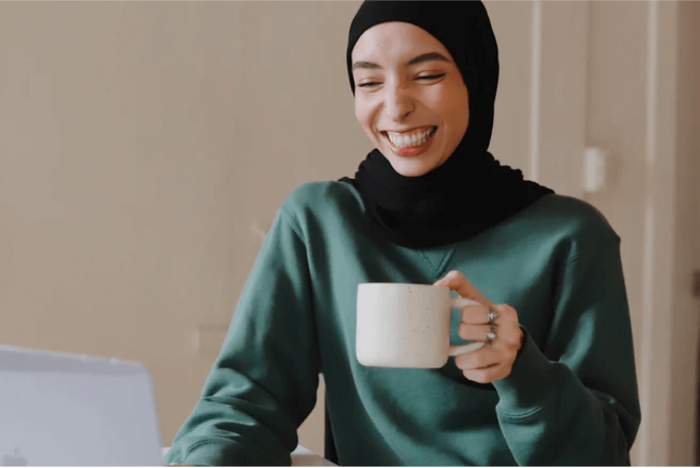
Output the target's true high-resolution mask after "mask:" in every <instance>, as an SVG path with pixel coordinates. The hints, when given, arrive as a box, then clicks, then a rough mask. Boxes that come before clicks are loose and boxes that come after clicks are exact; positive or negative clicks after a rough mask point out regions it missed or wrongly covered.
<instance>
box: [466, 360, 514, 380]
mask: <svg viewBox="0 0 700 468" xmlns="http://www.w3.org/2000/svg"><path fill="white" fill-rule="evenodd" d="M462 374H463V375H464V376H465V377H466V378H467V379H469V380H471V381H472V382H477V383H481V384H488V383H491V382H495V381H496V380H501V379H504V378H506V377H508V375H509V374H510V366H508V365H505V364H501V365H497V366H492V367H489V368H486V369H475V370H466V371H462Z"/></svg>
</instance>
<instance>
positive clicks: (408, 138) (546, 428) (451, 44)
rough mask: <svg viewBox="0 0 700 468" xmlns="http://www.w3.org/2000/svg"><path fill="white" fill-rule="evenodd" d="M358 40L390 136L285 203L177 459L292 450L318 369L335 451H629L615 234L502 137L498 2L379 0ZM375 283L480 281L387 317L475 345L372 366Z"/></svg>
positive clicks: (537, 457) (251, 457) (615, 459)
mask: <svg viewBox="0 0 700 468" xmlns="http://www.w3.org/2000/svg"><path fill="white" fill-rule="evenodd" d="M346 60H347V69H348V76H349V79H350V85H351V89H352V92H353V93H354V95H355V115H356V117H357V120H358V122H359V123H360V125H361V126H362V128H363V129H364V131H365V133H366V134H367V136H368V138H369V139H370V141H371V142H372V143H373V144H374V146H375V149H374V150H373V151H372V152H370V153H369V155H367V157H366V159H365V160H364V161H362V162H361V164H360V166H359V169H358V171H357V173H356V174H355V178H354V179H350V178H347V177H346V178H343V179H341V180H339V181H326V182H316V183H309V184H304V185H302V186H301V187H298V188H297V189H296V190H294V192H293V193H292V194H291V195H290V196H289V197H288V198H287V200H286V201H285V202H284V204H283V205H282V207H281V208H280V210H279V212H278V215H277V218H276V220H275V222H274V224H273V226H272V228H271V229H270V232H269V233H268V235H267V237H266V238H265V242H264V245H263V247H262V249H261V251H260V253H259V255H258V258H257V260H256V263H255V266H254V267H253V270H252V271H251V273H250V277H249V278H248V281H247V283H246V286H245V288H244V290H243V292H242V294H241V297H240V299H239V302H238V305H237V307H236V311H235V313H234V316H233V320H232V322H231V326H230V329H229V332H228V335H227V337H226V340H225V342H224V344H223V346H222V349H221V353H220V355H219V358H218V359H217V361H216V363H215V364H214V367H213V369H212V371H211V373H210V375H209V377H208V379H207V381H206V384H205V387H204V390H203V392H202V397H201V399H200V401H199V402H198V404H197V406H196V407H195V409H194V411H193V413H192V415H191V416H190V417H189V418H188V419H187V421H185V423H184V424H183V426H182V428H181V429H180V432H179V433H178V435H177V436H176V438H175V440H174V441H173V446H172V449H171V450H170V452H168V455H167V459H166V462H168V463H185V464H192V465H211V464H214V465H216V464H223V465H261V464H262V465H285V464H286V465H288V464H289V463H290V458H289V455H290V453H291V452H292V451H293V450H294V449H295V447H296V446H297V435H296V431H297V429H298V427H299V426H300V425H301V424H302V422H303V421H304V419H305V418H306V417H307V416H308V415H309V413H310V412H311V410H312V409H313V407H314V404H315V403H316V401H315V399H316V390H317V386H318V383H319V377H318V376H319V373H323V375H324V380H325V384H326V392H327V406H326V407H327V410H328V430H329V432H328V434H331V433H332V435H333V437H332V438H330V439H329V441H328V447H327V450H328V452H327V453H328V454H329V456H332V458H333V460H334V461H335V462H337V463H339V464H343V465H354V466H365V465H369V466H378V465H393V466H397V465H408V466H414V465H442V466H460V465H480V466H482V465H483V466H485V465H501V466H504V465H572V464H573V465H625V464H629V449H630V447H631V445H632V443H633V442H634V440H635V437H636V433H637V429H638V427H639V422H640V411H639V400H638V395H637V380H636V370H635V362H634V352H633V346H632V333H631V327H630V318H629V312H628V304H627V296H626V291H625V284H624V278H623V274H622V266H621V261H620V250H619V247H620V238H619V237H618V236H617V234H616V233H615V232H614V231H613V229H612V228H611V227H610V225H609V224H608V223H607V221H606V219H605V218H604V217H603V216H602V214H601V213H599V212H598V211H597V210H595V209H594V208H593V207H592V206H590V205H589V204H587V203H585V202H583V201H580V200H576V199H574V198H570V197H565V196H560V195H557V194H554V193H553V192H552V190H550V189H548V188H546V187H542V186H540V185H538V184H536V183H534V182H531V181H527V180H525V179H524V178H523V174H522V172H521V171H519V170H515V169H511V168H509V167H505V166H502V165H501V164H500V163H499V162H498V161H497V160H496V159H495V158H494V157H493V156H492V155H491V154H490V153H489V152H488V147H489V143H490V140H491V132H492V127H493V121H494V102H495V99H496V89H497V83H498V74H499V66H498V48H497V45H496V40H495V37H494V34H493V31H492V29H491V24H490V21H489V18H488V15H487V12H486V9H485V7H484V6H483V4H482V3H481V2H478V1H454V2H432V1H428V2H417V1H407V2H402V1H392V2H376V1H367V2H364V3H363V4H362V6H361V7H360V10H359V11H358V12H357V15H356V16H355V18H354V20H353V22H352V24H351V27H350V33H349V36H348V47H347V51H346ZM362 283H409V284H422V285H432V286H433V287H442V288H447V289H449V290H451V291H453V292H454V293H456V294H458V295H459V296H461V297H462V298H466V299H469V301H462V302H459V304H468V305H466V306H464V307H462V308H461V310H455V311H453V312H451V314H450V316H449V321H450V324H451V328H450V332H449V336H447V333H445V334H444V335H445V336H442V332H441V331H439V330H438V332H436V333H437V338H436V339H435V340H430V339H427V338H426V334H425V333H424V334H423V335H420V334H419V333H418V332H417V331H416V330H415V329H413V330H412V331H411V333H413V332H415V333H413V334H411V333H408V332H407V330H411V327H412V326H413V325H411V324H414V323H416V322H415V317H414V315H415V314H413V313H412V312H411V313H409V312H410V311H406V309H411V310H413V309H416V307H413V306H414V302H413V301H416V300H417V298H416V296H411V297H410V298H406V297H404V298H403V299H404V300H405V301H411V302H410V304H411V307H399V306H397V305H396V303H395V302H391V303H387V304H389V305H387V306H386V309H387V310H390V311H393V312H395V313H393V314H390V315H391V316H392V317H394V318H395V322H391V324H383V322H382V323H381V324H380V325H379V326H380V327H383V328H386V329H382V330H379V331H381V334H380V335H381V336H382V337H390V338H391V339H393V338H396V339H397V340H399V341H401V340H403V344H402V346H400V347H397V349H401V350H402V352H404V353H406V354H405V355H401V356H398V357H397V360H396V361H393V362H394V363H395V362H397V361H398V362H402V363H405V362H411V359H401V358H403V357H406V356H407V354H408V353H410V352H415V351H407V350H408V349H410V348H412V347H414V348H416V349H419V350H420V349H425V348H426V346H427V347H428V348H430V347H431V346H432V344H435V345H436V346H435V347H438V346H443V345H444V347H445V349H447V348H448V346H449V344H456V345H461V344H465V343H466V342H479V343H478V347H479V349H478V350H474V349H475V348H476V347H470V349H471V350H472V351H471V352H469V353H468V354H458V355H456V356H454V359H452V358H450V359H449V361H448V362H447V364H446V365H444V366H443V367H440V368H431V369H424V368H401V367H400V366H398V365H396V366H394V367H393V368H389V367H387V368H381V367H369V366H364V365H362V364H360V362H359V361H358V359H357V354H356V352H357V349H358V348H357V347H356V339H359V338H358V327H357V323H358V322H357V319H358V317H360V314H357V313H356V312H357V307H358V301H357V297H358V285H360V284H362ZM425 287H426V286H423V288H425ZM409 289H416V290H417V289H418V288H409ZM428 289H429V290H430V288H428ZM432 291H434V290H431V292H432ZM445 297H447V296H445ZM379 299H381V300H384V299H386V300H389V299H391V298H385V297H380V298H378V299H377V300H379ZM400 304H406V302H402V303H399V305H400ZM418 304H419V305H418V306H417V308H418V309H421V310H423V306H426V307H425V310H431V309H430V305H431V304H424V303H420V302H418ZM359 306H360V307H361V304H359ZM392 306H393V307H392ZM362 310H363V312H367V310H365V309H362ZM380 310H382V309H381V308H377V309H376V310H375V309H372V311H373V312H375V311H377V312H378V311H380ZM416 310H417V309H416ZM416 314H418V312H416ZM365 315H366V314H365ZM375 315H379V314H375ZM382 316H383V315H382ZM373 323H374V322H373ZM376 323H380V322H379V321H378V322H376ZM407 324H408V325H407ZM375 328H376V327H369V331H368V333H371V332H372V331H373V330H375ZM360 330H366V328H363V327H360ZM445 330H446V327H445ZM404 332H405V333H407V334H406V335H404ZM419 340H420V342H419ZM406 343H409V345H408V346H406ZM426 343H427V344H426ZM411 344H415V346H411ZM383 345H384V341H381V342H380V343H379V346H383ZM386 346H387V348H391V347H392V346H391V345H390V344H387V345H386ZM392 349H393V348H392ZM452 349H459V350H461V351H458V352H466V351H465V348H464V347H461V346H458V347H457V348H452ZM437 351H440V350H439V349H438V350H437ZM458 352H455V353H454V354H457V353H458ZM438 354H439V353H438ZM445 356H446V355H445ZM422 357H423V356H421V358H422ZM389 364H391V362H389Z"/></svg>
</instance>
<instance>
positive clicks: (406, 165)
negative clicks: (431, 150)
mask: <svg viewBox="0 0 700 468" xmlns="http://www.w3.org/2000/svg"><path fill="white" fill-rule="evenodd" d="M389 163H391V167H393V168H394V170H395V171H396V172H398V173H399V174H401V175H402V176H404V177H420V176H423V175H425V174H427V173H428V172H430V171H432V170H433V169H435V165H434V164H431V163H429V162H428V161H420V160H413V161H401V160H399V161H396V160H395V159H394V158H391V159H389Z"/></svg>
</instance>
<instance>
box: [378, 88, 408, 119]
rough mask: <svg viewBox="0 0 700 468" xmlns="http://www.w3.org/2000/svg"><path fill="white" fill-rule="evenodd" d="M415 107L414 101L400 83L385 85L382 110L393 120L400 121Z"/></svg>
mask: <svg viewBox="0 0 700 468" xmlns="http://www.w3.org/2000/svg"><path fill="white" fill-rule="evenodd" d="M414 108H415V102H414V101H413V98H412V97H411V96H410V94H409V93H408V91H407V90H406V89H405V87H404V86H402V85H401V84H394V85H392V86H388V87H387V91H386V94H385V96H384V112H385V113H386V115H387V117H389V118H390V119H391V120H393V121H395V122H401V121H402V120H403V119H405V118H406V117H407V116H408V114H410V113H411V111H413V109H414Z"/></svg>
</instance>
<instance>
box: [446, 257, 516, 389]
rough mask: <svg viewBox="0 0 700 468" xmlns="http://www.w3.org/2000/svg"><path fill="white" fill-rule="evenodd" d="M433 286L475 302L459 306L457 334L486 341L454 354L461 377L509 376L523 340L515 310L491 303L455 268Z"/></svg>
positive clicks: (480, 379) (490, 378) (489, 379)
mask: <svg viewBox="0 0 700 468" xmlns="http://www.w3.org/2000/svg"><path fill="white" fill-rule="evenodd" d="M433 286H440V287H446V288H449V289H450V290H452V291H455V292H456V293H457V294H459V296H460V297H461V298H465V299H471V300H473V301H476V302H477V303H478V305H468V306H466V307H463V308H462V322H461V324H460V326H459V336H460V338H462V339H464V340H469V341H475V342H485V343H488V344H487V345H486V346H484V347H483V348H481V349H479V350H477V351H475V352H472V353H469V354H460V355H459V356H457V357H455V365H456V366H457V367H458V368H459V369H461V370H462V372H463V374H464V376H465V377H466V378H467V379H469V380H471V381H473V382H479V383H484V384H486V383H491V382H493V381H496V380H501V379H503V378H505V377H507V376H508V375H510V371H511V369H512V366H513V363H514V362H515V358H516V357H517V356H518V351H520V348H521V347H522V340H523V331H522V330H521V329H520V323H519V321H518V313H517V312H516V311H515V309H513V308H512V307H511V306H509V305H507V304H499V305H495V304H492V303H491V302H490V301H489V300H488V299H486V298H485V297H484V296H483V295H482V294H481V293H480V292H479V291H478V290H477V289H476V288H475V287H474V286H473V285H472V284H471V283H470V282H469V281H468V280H467V279H466V278H465V277H464V275H463V274H462V273H460V272H459V271H456V270H453V271H451V272H449V273H448V274H447V275H446V276H445V277H444V278H443V279H441V280H439V281H437V282H436V283H435V284H433Z"/></svg>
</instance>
